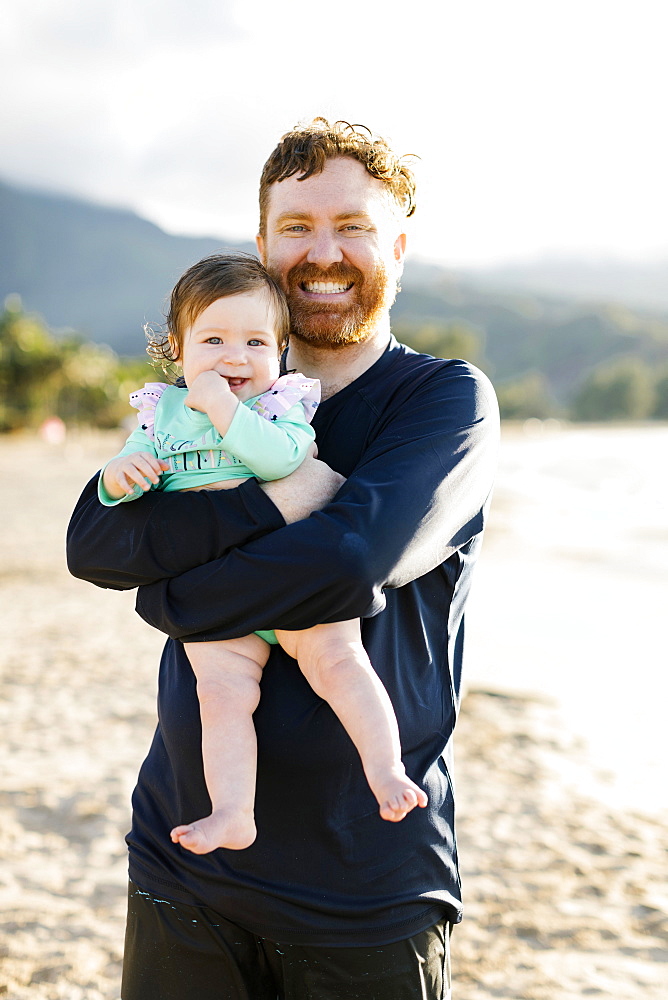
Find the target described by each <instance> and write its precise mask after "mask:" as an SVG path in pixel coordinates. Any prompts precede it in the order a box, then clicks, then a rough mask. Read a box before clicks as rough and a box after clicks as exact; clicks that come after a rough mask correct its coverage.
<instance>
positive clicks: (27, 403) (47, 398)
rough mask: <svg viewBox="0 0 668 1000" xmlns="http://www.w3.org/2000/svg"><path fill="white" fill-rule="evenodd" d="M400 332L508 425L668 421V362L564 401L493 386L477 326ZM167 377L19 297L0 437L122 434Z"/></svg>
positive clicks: (546, 384)
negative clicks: (63, 331)
mask: <svg viewBox="0 0 668 1000" xmlns="http://www.w3.org/2000/svg"><path fill="white" fill-rule="evenodd" d="M393 331H394V333H395V335H396V336H397V338H398V339H399V340H400V341H402V342H404V343H406V344H408V345H409V346H410V347H412V348H413V349H414V350H416V351H420V352H423V353H426V354H432V355H434V356H435V357H440V358H463V359H465V360H467V361H470V362H472V363H473V364H475V365H477V366H478V367H480V368H481V369H482V370H483V371H485V372H487V374H489V375H490V377H491V378H492V380H493V381H494V383H495V388H496V391H497V395H498V397H499V406H500V410H501V416H502V418H504V419H507V420H525V419H527V418H530V417H538V418H539V419H543V420H544V419H546V418H549V417H558V418H563V419H570V420H576V421H605V420H647V419H661V420H668V363H666V362H664V363H662V364H661V363H660V364H651V363H649V362H648V361H646V360H644V359H643V358H641V357H638V356H637V355H633V354H629V355H625V356H622V357H617V358H613V359H610V360H606V361H604V362H601V363H600V364H599V365H597V366H595V367H593V368H589V369H588V371H587V373H586V374H585V375H584V376H583V378H582V379H581V381H580V382H579V384H578V385H577V386H576V388H575V390H574V391H573V392H572V393H571V395H570V397H569V398H567V399H566V400H564V399H563V398H562V399H559V398H557V397H556V395H555V393H554V390H553V387H552V384H551V382H550V380H549V378H548V377H547V376H546V374H545V373H544V372H543V371H541V370H540V369H539V368H535V367H534V368H531V369H529V370H526V371H523V372H519V373H518V374H517V375H516V376H515V377H511V378H508V377H505V378H502V379H496V378H495V377H494V374H495V365H494V364H493V363H492V362H490V361H489V359H488V358H487V357H486V353H485V338H484V332H483V331H482V330H481V329H480V328H479V327H474V326H472V325H469V324H467V323H466V322H464V321H461V320H453V321H448V322H441V323H438V322H436V321H434V320H426V321H419V320H418V321H416V322H409V321H408V320H406V319H405V318H403V319H400V320H399V321H398V322H397V323H395V324H394V325H393ZM161 377H162V373H160V372H157V371H156V369H155V368H153V367H152V366H151V364H150V363H149V361H148V359H146V360H143V359H141V358H123V357H119V356H118V355H117V354H116V353H115V352H114V351H113V350H112V349H111V348H110V347H106V346H105V345H100V344H95V343H93V342H91V341H87V340H85V339H83V338H82V337H80V336H77V335H75V334H67V335H56V334H54V333H53V332H52V331H50V330H49V329H48V327H47V326H46V324H45V323H44V321H43V320H42V319H41V318H39V317H38V316H36V315H33V314H30V313H27V312H25V311H24V309H23V307H22V305H21V300H20V298H19V297H18V296H9V297H8V298H7V300H6V303H5V308H4V312H3V313H2V314H0V432H7V431H14V430H20V429H23V428H36V427H39V426H40V424H41V423H42V422H43V421H44V420H46V419H47V418H49V417H54V416H56V417H59V418H60V419H61V420H63V421H64V422H65V423H66V424H67V425H69V426H93V427H101V428H111V427H117V426H119V425H120V424H121V423H122V422H123V421H124V420H127V418H128V417H131V416H132V413H133V411H132V410H131V409H130V407H129V404H128V396H129V394H130V392H132V390H133V389H136V388H137V387H138V386H140V385H142V384H143V383H144V382H147V381H152V380H156V379H160V378H161Z"/></svg>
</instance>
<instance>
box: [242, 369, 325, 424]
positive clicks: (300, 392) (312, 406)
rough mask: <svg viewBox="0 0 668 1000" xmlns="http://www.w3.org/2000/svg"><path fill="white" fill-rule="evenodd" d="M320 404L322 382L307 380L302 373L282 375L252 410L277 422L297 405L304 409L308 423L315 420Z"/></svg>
mask: <svg viewBox="0 0 668 1000" xmlns="http://www.w3.org/2000/svg"><path fill="white" fill-rule="evenodd" d="M319 402H320V381H319V379H317V378H307V377H306V376H305V375H301V374H300V373H296V374H292V375H281V377H280V378H278V379H276V381H275V382H274V384H273V385H272V387H271V389H267V391H266V392H263V393H262V395H261V396H258V398H257V399H256V400H255V402H254V403H253V405H252V406H251V410H255V411H256V412H257V413H259V414H260V416H262V417H264V418H265V419H266V420H277V419H278V417H282V416H283V414H284V413H287V412H288V410H290V409H292V407H293V406H294V405H295V403H301V404H302V406H303V407H304V416H305V418H306V421H307V423H309V424H310V423H311V421H312V420H313V414H314V413H315V411H316V410H317V408H318V404H319Z"/></svg>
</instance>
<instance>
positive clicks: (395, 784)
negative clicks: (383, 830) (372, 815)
mask: <svg viewBox="0 0 668 1000" xmlns="http://www.w3.org/2000/svg"><path fill="white" fill-rule="evenodd" d="M371 791H372V792H373V793H374V795H375V796H376V798H377V799H378V804H379V806H380V815H381V818H382V819H386V820H388V821H389V822H390V823H399V822H400V821H401V820H402V819H403V818H404V816H406V815H407V814H408V813H409V812H411V810H413V809H415V807H416V806H419V807H420V809H424V807H425V806H426V805H427V802H428V801H429V799H428V798H427V795H426V793H425V792H423V791H422V789H421V788H419V787H418V785H416V784H415V782H414V781H411V779H410V778H409V777H408V775H407V774H399V773H396V772H394V773H393V775H392V776H391V777H390V779H389V780H388V781H385V782H382V783H380V784H375V783H374V784H373V785H371Z"/></svg>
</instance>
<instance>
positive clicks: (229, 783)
mask: <svg viewBox="0 0 668 1000" xmlns="http://www.w3.org/2000/svg"><path fill="white" fill-rule="evenodd" d="M167 329H168V333H167V336H166V337H164V338H162V339H160V340H156V338H155V337H154V338H153V342H152V343H151V344H150V345H149V348H148V352H149V354H151V356H152V357H153V358H159V359H160V360H162V361H163V362H164V361H174V362H177V363H178V364H179V365H180V366H181V368H182V371H183V379H182V380H179V382H182V383H185V384H176V385H167V384H165V383H159V382H153V383H147V385H146V386H145V387H144V388H143V389H140V390H139V391H138V392H136V393H133V394H132V395H131V397H130V399H131V402H132V403H133V405H134V406H135V407H136V408H137V409H138V410H139V417H138V420H139V427H138V428H137V429H136V430H135V431H134V432H133V433H132V434H131V435H130V437H129V438H128V440H127V442H126V444H125V446H124V448H123V450H122V451H121V453H120V454H119V455H118V456H117V457H116V458H113V459H112V460H111V461H110V462H109V463H108V464H107V465H106V466H105V468H104V469H103V471H102V474H101V476H100V485H99V498H100V501H101V502H102V503H103V504H106V505H108V506H111V505H114V504H116V503H121V502H124V501H128V500H134V499H136V498H137V497H140V496H142V494H143V493H144V491H146V490H149V489H158V490H165V491H169V490H202V489H207V490H212V489H230V488H233V487H236V486H238V485H239V484H240V483H242V482H244V481H245V480H246V479H248V478H249V477H251V476H255V477H256V478H258V479H260V480H264V481H268V480H273V479H280V478H282V477H284V476H288V475H290V473H291V472H293V471H294V470H295V469H296V468H297V467H298V466H299V465H300V464H301V463H302V462H303V461H304V459H305V458H306V456H307V455H309V454H312V455H314V454H315V451H316V449H315V444H314V438H315V434H314V431H313V429H312V427H311V420H312V417H313V414H314V412H315V409H316V407H317V405H318V401H319V397H320V387H319V383H318V382H317V380H314V379H308V378H305V377H304V376H303V375H299V374H297V375H283V376H281V375H280V356H281V353H282V351H283V350H284V349H285V346H286V343H287V337H288V333H289V314H288V308H287V303H286V301H285V297H284V295H283V292H282V291H281V289H280V287H279V286H278V285H277V284H276V282H275V281H274V280H273V279H272V278H271V276H270V275H269V274H268V273H267V272H266V271H265V270H264V268H263V267H262V265H261V264H260V263H259V261H257V260H256V259H255V258H254V257H251V256H246V255H242V254H218V255H214V256H212V257H207V258H206V259H204V260H202V261H200V262H199V263H197V264H195V265H193V266H192V267H191V268H189V269H188V270H187V271H186V272H185V274H184V275H183V276H182V277H181V278H180V279H179V281H178V282H177V284H176V286H175V288H174V291H173V292H172V297H171V305H170V311H169V314H168V317H167ZM276 643H280V645H281V646H282V647H283V649H284V650H285V651H286V652H287V653H288V654H289V655H290V656H293V657H294V658H295V659H296V660H297V661H298V663H299V667H300V669H301V671H302V673H303V674H304V676H305V677H306V679H307V680H308V682H309V683H310V685H311V687H312V688H313V690H314V691H315V692H316V694H318V695H319V696H320V697H321V698H323V699H324V700H325V701H326V702H327V703H328V704H329V705H330V706H331V708H332V709H333V711H334V712H335V713H336V715H337V716H338V718H339V719H340V721H341V723H342V724H343V726H344V728H345V729H346V732H347V733H348V735H349V736H350V738H351V739H352V741H353V743H354V744H355V746H356V748H357V750H358V752H359V755H360V757H361V760H362V766H363V768H364V773H365V775H366V778H367V781H368V783H369V786H370V788H371V791H372V792H373V794H374V795H375V797H376V799H377V801H378V804H379V806H380V815H381V816H382V818H383V819H386V820H389V821H391V822H398V821H399V820H402V819H403V818H404V816H405V815H406V814H407V813H408V812H410V811H411V810H412V809H414V808H415V807H416V806H420V807H424V806H426V805H427V796H426V794H425V792H424V791H423V790H422V789H421V788H419V787H418V786H417V785H416V784H415V783H414V782H413V781H411V780H410V779H409V778H408V777H407V775H406V772H405V769H404V766H403V764H402V762H401V746H400V742H399V731H398V727H397V721H396V717H395V714H394V710H393V708H392V704H391V702H390V699H389V696H388V694H387V691H386V690H385V687H384V685H383V684H382V682H381V681H380V679H379V677H378V676H377V674H376V672H375V671H374V669H373V667H372V666H371V663H370V662H369V658H368V656H367V655H366V652H365V650H364V647H363V645H362V639H361V632H360V622H359V620H354V621H345V622H336V623H333V624H328V625H315V626H314V627H313V628H310V629H305V630H303V631H283V630H276V632H275V633H274V632H271V631H266V632H257V633H254V634H252V635H246V636H242V637H241V638H239V639H228V640H223V641H214V642H190V643H186V644H185V650H186V653H187V655H188V659H189V660H190V663H191V665H192V668H193V672H194V674H195V677H196V679H197V693H198V698H199V703H200V714H201V721H202V757H203V762H204V776H205V780H206V785H207V790H208V792H209V797H210V799H211V807H212V808H211V814H210V815H209V816H206V817H203V818H201V819H197V820H195V822H192V823H189V824H187V825H183V826H176V827H174V829H173V830H172V831H171V838H172V840H173V841H174V843H178V844H180V845H181V846H182V847H184V848H187V849H188V850H189V851H193V852H194V853H195V854H205V853H208V852H209V851H213V850H215V849H216V848H218V847H226V848H230V849H235V850H240V849H243V848H245V847H248V846H250V844H252V843H253V841H254V840H255V837H256V828H255V820H254V799H255V772H256V762H257V744H256V737H255V728H254V725H253V712H254V711H255V709H256V708H257V705H258V702H259V698H260V679H261V677H262V670H263V668H264V666H265V664H266V662H267V659H268V657H269V651H270V646H271V645H272V644H276Z"/></svg>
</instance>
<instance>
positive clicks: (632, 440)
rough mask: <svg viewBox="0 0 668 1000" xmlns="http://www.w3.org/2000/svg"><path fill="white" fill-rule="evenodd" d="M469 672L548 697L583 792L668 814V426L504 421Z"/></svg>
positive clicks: (472, 617) (474, 604) (470, 632)
mask: <svg viewBox="0 0 668 1000" xmlns="http://www.w3.org/2000/svg"><path fill="white" fill-rule="evenodd" d="M466 677H467V682H468V684H469V685H483V686H488V687H490V688H492V689H499V690H502V691H503V690H506V691H521V692H526V693H532V692H535V693H540V694H542V695H547V696H548V697H550V698H553V699H555V700H556V701H557V703H558V705H559V707H560V714H561V717H562V718H563V720H564V726H565V727H567V729H568V730H569V731H570V732H572V733H573V734H574V735H575V736H577V737H578V738H579V739H581V740H582V742H583V744H584V746H585V748H586V753H587V755H588V758H589V761H590V763H591V769H592V774H593V773H596V775H597V776H598V778H600V779H601V780H600V781H598V780H597V782H595V783H594V784H595V785H596V787H595V788H594V785H592V789H591V791H592V794H600V795H603V796H606V797H607V798H608V799H609V800H610V802H611V803H613V804H615V805H617V806H618V807H620V808H631V809H641V810H643V811H649V812H651V813H663V812H664V811H666V812H668V425H665V424H660V425H642V426H596V427H582V426H578V427H571V426H568V425H560V424H558V423H556V422H540V421H529V422H527V424H525V425H523V426H521V427H514V426H513V427H510V428H504V433H503V436H502V448H501V458H500V465H499V472H498V477H497V484H496V488H495V494H494V501H493V504H492V510H491V516H490V522H489V531H488V535H487V538H486V541H485V545H484V548H483V554H482V557H481V560H480V563H479V566H478V568H477V570H476V580H475V583H474V588H473V593H472V596H471V600H470V604H469V614H468V621H467V661H466Z"/></svg>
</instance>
